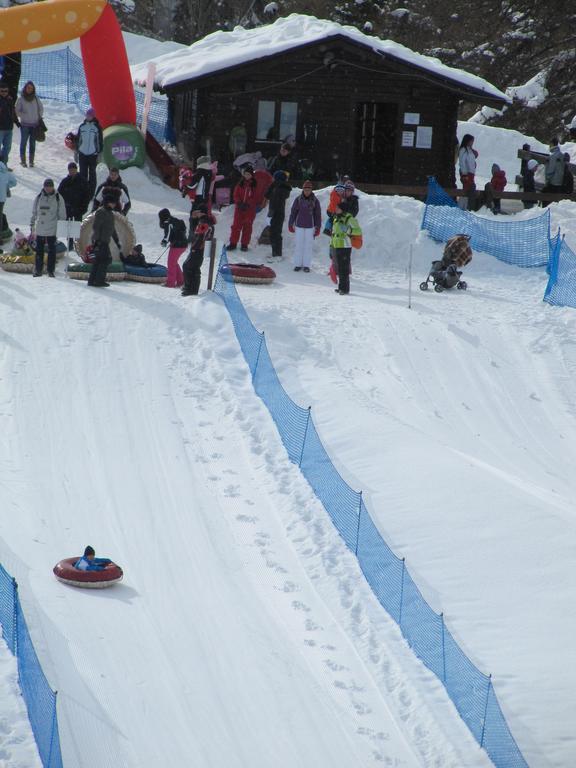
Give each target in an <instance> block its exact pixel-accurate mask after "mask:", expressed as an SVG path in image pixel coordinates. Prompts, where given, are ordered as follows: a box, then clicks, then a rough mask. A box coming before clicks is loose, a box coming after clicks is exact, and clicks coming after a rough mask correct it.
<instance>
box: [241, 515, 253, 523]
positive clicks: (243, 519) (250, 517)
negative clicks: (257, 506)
mask: <svg viewBox="0 0 576 768" xmlns="http://www.w3.org/2000/svg"><path fill="white" fill-rule="evenodd" d="M236 520H238V521H239V522H240V523H257V522H258V518H257V517H256V516H255V515H236Z"/></svg>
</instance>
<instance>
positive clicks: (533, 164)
mask: <svg viewBox="0 0 576 768" xmlns="http://www.w3.org/2000/svg"><path fill="white" fill-rule="evenodd" d="M526 167H527V168H528V170H529V171H533V170H534V169H535V168H538V161H537V160H534V159H532V160H528V164H527V166H526Z"/></svg>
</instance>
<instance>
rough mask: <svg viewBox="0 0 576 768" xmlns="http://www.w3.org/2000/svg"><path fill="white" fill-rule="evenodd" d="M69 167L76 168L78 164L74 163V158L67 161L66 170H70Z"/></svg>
mask: <svg viewBox="0 0 576 768" xmlns="http://www.w3.org/2000/svg"><path fill="white" fill-rule="evenodd" d="M71 168H76V169H78V166H77V165H76V163H75V162H74V160H71V161H70V162H69V163H68V170H70V169H71Z"/></svg>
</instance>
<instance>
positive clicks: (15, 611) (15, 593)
mask: <svg viewBox="0 0 576 768" xmlns="http://www.w3.org/2000/svg"><path fill="white" fill-rule="evenodd" d="M12 633H13V634H12V648H13V649H14V656H16V657H18V582H17V581H16V579H15V578H14V577H12ZM18 680H20V669H18Z"/></svg>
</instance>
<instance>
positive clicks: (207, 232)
mask: <svg viewBox="0 0 576 768" xmlns="http://www.w3.org/2000/svg"><path fill="white" fill-rule="evenodd" d="M192 215H193V216H194V218H195V219H196V221H195V223H194V232H193V234H192V242H191V243H190V253H189V254H188V256H187V257H186V260H185V262H184V264H183V265H182V271H183V273H184V287H183V288H182V296H197V295H198V291H199V290H200V280H201V278H202V273H201V271H200V267H201V266H202V262H203V261H204V246H205V245H206V242H207V241H208V240H212V236H213V235H214V225H215V224H216V219H215V218H214V216H212V214H211V213H208V208H207V206H202V207H201V208H197V209H196V210H195V211H194V212H193V213H192Z"/></svg>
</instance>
